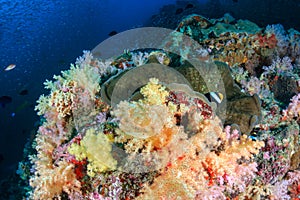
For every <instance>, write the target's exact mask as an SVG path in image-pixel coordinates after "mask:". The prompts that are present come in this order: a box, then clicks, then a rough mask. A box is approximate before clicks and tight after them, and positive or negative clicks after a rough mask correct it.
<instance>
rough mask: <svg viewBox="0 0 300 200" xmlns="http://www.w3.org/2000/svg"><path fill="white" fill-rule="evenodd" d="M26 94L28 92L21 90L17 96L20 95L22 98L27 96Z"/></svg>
mask: <svg viewBox="0 0 300 200" xmlns="http://www.w3.org/2000/svg"><path fill="white" fill-rule="evenodd" d="M27 94H28V90H26V89H24V90H21V91H20V92H19V95H22V96H24V95H27Z"/></svg>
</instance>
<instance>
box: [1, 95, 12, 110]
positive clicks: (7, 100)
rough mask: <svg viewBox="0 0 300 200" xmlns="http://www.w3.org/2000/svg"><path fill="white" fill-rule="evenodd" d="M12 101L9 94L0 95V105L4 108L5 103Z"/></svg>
mask: <svg viewBox="0 0 300 200" xmlns="http://www.w3.org/2000/svg"><path fill="white" fill-rule="evenodd" d="M11 102H12V98H11V97H10V96H1V97H0V105H1V106H2V108H5V105H6V104H9V103H11Z"/></svg>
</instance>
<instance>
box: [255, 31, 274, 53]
mask: <svg viewBox="0 0 300 200" xmlns="http://www.w3.org/2000/svg"><path fill="white" fill-rule="evenodd" d="M256 39H257V40H258V42H259V46H260V47H263V48H270V49H273V48H275V47H276V45H277V39H276V36H275V34H272V35H262V34H259V35H257V38H256Z"/></svg>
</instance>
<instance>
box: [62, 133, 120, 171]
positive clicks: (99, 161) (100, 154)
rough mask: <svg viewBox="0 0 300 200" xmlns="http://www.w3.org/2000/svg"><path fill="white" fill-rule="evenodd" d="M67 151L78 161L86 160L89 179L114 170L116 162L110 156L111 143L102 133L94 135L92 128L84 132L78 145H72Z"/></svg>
mask: <svg viewBox="0 0 300 200" xmlns="http://www.w3.org/2000/svg"><path fill="white" fill-rule="evenodd" d="M68 151H69V153H70V154H73V155H75V157H76V159H78V160H82V159H84V158H87V159H88V161H89V164H88V166H87V167H88V172H87V173H88V175H89V176H91V177H93V176H95V174H96V173H99V172H103V171H107V170H114V169H116V166H117V161H116V160H115V159H114V158H113V157H112V154H111V151H112V143H111V142H110V140H109V138H108V137H107V136H106V135H104V134H103V133H102V132H98V133H96V130H95V129H93V128H90V129H88V130H87V131H86V134H85V136H84V137H83V139H82V140H81V141H80V145H78V144H75V143H73V144H72V145H71V146H70V147H69V149H68Z"/></svg>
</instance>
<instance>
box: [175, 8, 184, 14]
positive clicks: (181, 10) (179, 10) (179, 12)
mask: <svg viewBox="0 0 300 200" xmlns="http://www.w3.org/2000/svg"><path fill="white" fill-rule="evenodd" d="M182 12H183V9H182V8H178V9H177V10H176V12H175V15H179V14H181V13H182Z"/></svg>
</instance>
